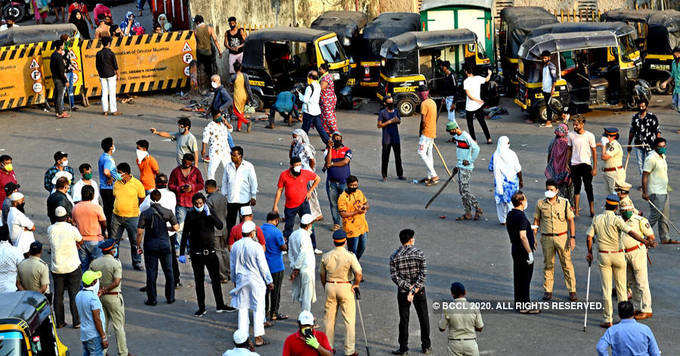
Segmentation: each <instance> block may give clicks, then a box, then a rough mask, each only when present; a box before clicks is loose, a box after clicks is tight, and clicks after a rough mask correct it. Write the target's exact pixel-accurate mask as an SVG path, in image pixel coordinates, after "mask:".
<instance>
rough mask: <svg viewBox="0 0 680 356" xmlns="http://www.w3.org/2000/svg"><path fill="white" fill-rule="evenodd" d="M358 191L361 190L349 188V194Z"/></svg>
mask: <svg viewBox="0 0 680 356" xmlns="http://www.w3.org/2000/svg"><path fill="white" fill-rule="evenodd" d="M357 189H359V188H350V187H347V194H352V193H354V192H356V191H357Z"/></svg>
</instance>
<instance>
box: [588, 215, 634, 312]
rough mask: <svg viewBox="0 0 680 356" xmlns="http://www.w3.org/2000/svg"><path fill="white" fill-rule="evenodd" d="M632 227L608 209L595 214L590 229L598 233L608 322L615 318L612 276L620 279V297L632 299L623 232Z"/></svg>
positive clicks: (617, 292)
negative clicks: (623, 246)
mask: <svg viewBox="0 0 680 356" xmlns="http://www.w3.org/2000/svg"><path fill="white" fill-rule="evenodd" d="M630 230H631V228H630V227H629V226H628V225H627V224H626V222H625V221H623V218H621V217H620V216H618V215H616V214H614V211H612V210H607V211H605V212H604V213H602V214H598V215H596V216H595V217H594V218H593V222H592V223H591V225H590V227H589V228H588V232H587V233H586V234H587V235H588V236H597V244H598V246H597V247H598V254H597V255H598V258H597V260H598V266H599V267H600V274H601V276H602V280H601V284H602V299H603V302H604V310H603V313H602V317H603V318H604V321H605V322H606V323H611V322H612V277H613V278H614V283H616V296H617V299H618V300H619V301H625V300H628V296H627V295H626V257H625V255H624V254H623V249H622V248H621V239H620V234H621V232H622V231H623V232H624V233H626V234H627V233H628V232H629V231H630Z"/></svg>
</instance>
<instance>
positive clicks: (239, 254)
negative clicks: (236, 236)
mask: <svg viewBox="0 0 680 356" xmlns="http://www.w3.org/2000/svg"><path fill="white" fill-rule="evenodd" d="M241 231H242V233H243V238H242V239H240V240H238V241H236V242H235V243H234V245H233V246H232V248H231V255H230V256H229V263H230V271H231V280H232V281H234V284H235V285H236V287H235V288H234V289H232V290H231V291H230V292H229V294H230V295H231V306H232V307H234V308H236V309H238V329H239V330H242V331H244V332H246V333H247V332H248V330H249V328H250V321H249V319H248V310H252V311H253V335H254V336H255V338H256V339H257V338H258V337H259V338H261V337H262V335H264V322H265V300H264V298H265V295H266V293H267V285H270V284H272V283H273V279H272V276H271V273H270V272H269V265H268V264H267V259H266V258H265V256H264V250H263V249H262V245H260V244H259V243H258V242H256V241H255V240H254V236H255V223H254V222H252V221H246V222H244V223H243V226H242V230H241Z"/></svg>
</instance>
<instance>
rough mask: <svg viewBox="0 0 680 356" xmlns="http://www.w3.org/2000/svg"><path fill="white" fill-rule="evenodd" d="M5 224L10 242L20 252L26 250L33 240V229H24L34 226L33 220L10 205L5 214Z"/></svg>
mask: <svg viewBox="0 0 680 356" xmlns="http://www.w3.org/2000/svg"><path fill="white" fill-rule="evenodd" d="M7 226H9V236H10V239H11V240H12V244H13V245H14V246H16V247H17V248H19V250H20V251H21V253H26V252H28V250H29V249H30V247H31V244H32V243H33V241H35V236H33V231H27V230H26V229H33V227H34V226H35V225H34V224H33V221H31V219H29V218H28V217H27V216H26V215H24V213H22V212H21V211H20V210H19V209H17V208H16V207H11V208H9V213H8V214H7Z"/></svg>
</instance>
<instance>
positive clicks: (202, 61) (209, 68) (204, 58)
mask: <svg viewBox="0 0 680 356" xmlns="http://www.w3.org/2000/svg"><path fill="white" fill-rule="evenodd" d="M196 59H197V62H198V65H199V66H202V67H203V70H204V71H205V74H206V75H207V76H208V79H210V76H212V75H213V74H215V72H216V71H217V59H216V58H215V53H214V52H213V53H211V54H209V55H207V54H201V53H196Z"/></svg>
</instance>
